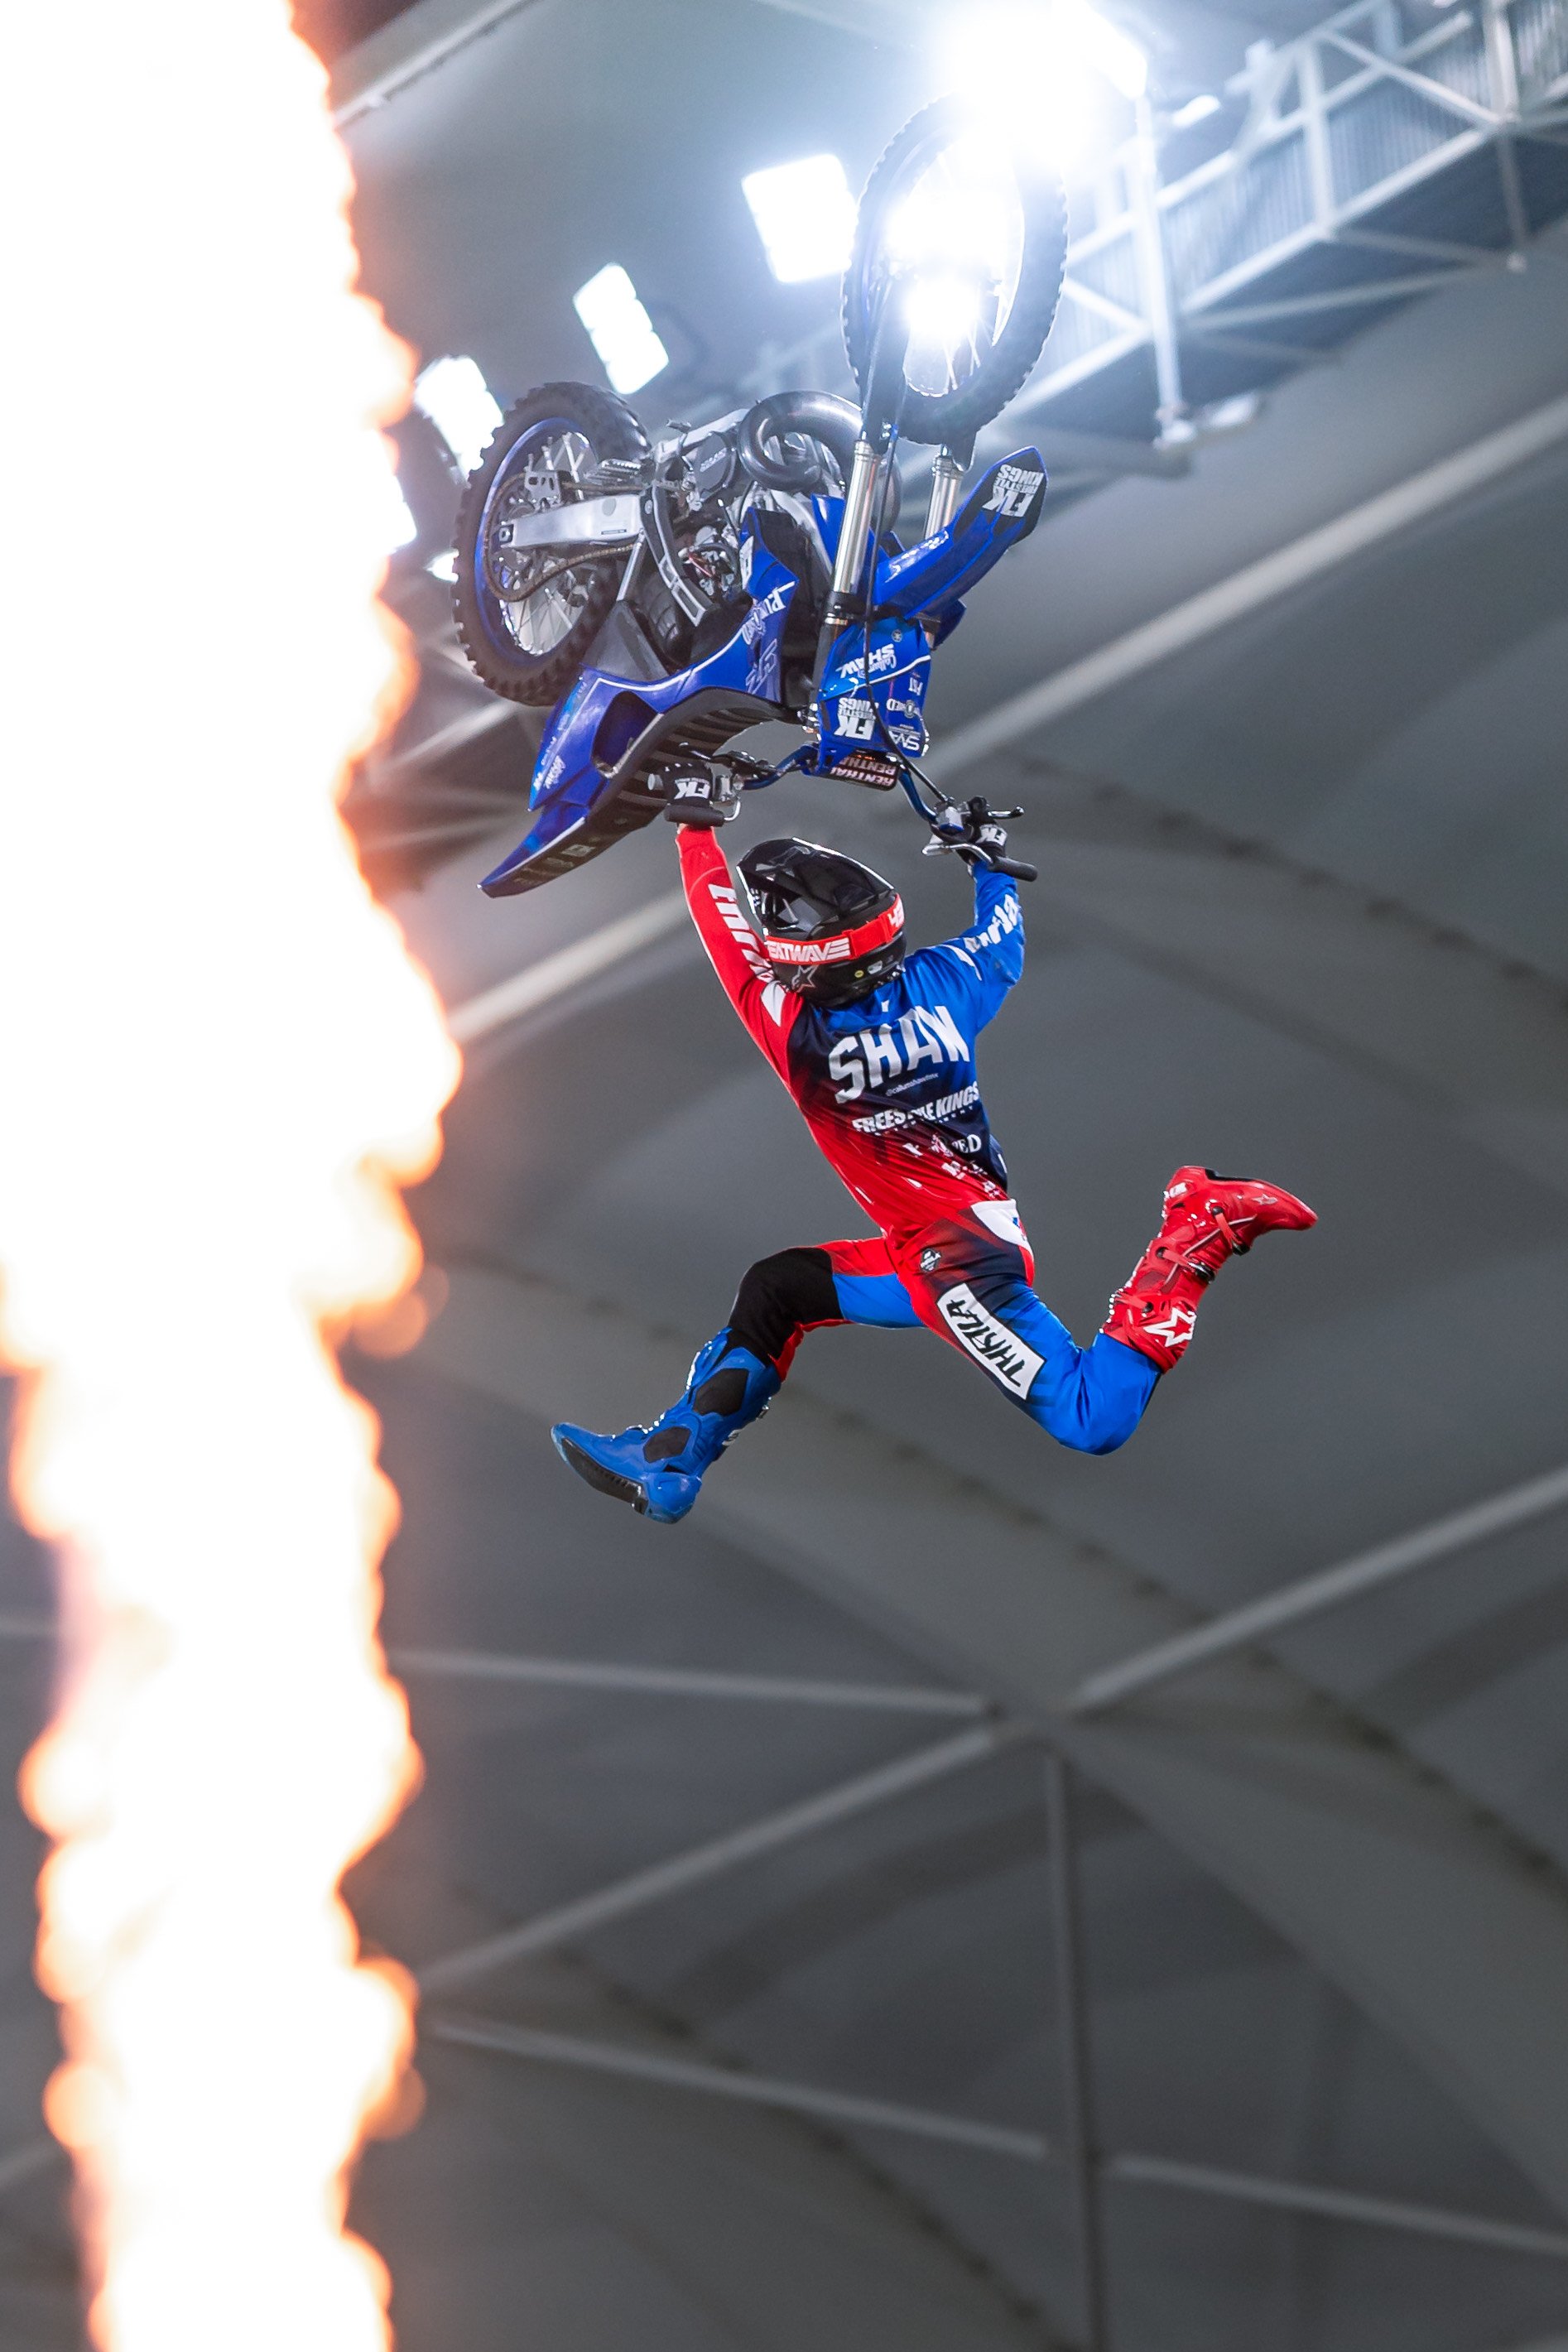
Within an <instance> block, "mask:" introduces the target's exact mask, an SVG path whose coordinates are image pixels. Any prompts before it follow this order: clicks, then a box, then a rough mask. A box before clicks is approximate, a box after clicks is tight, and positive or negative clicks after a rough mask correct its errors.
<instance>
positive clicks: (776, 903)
mask: <svg viewBox="0 0 1568 2352" xmlns="http://www.w3.org/2000/svg"><path fill="white" fill-rule="evenodd" d="M741 876H742V880H743V881H744V883H745V885H746V890H747V893H748V895H749V897H750V898H751V901H752V908H753V909H754V910H755V913H756V918H757V921H758V923H759V925H760V926H761V929H762V934H763V948H764V950H766V953H767V958H768V961H769V963H770V964H771V965H772V966H773V971H774V973H775V975H776V977H777V978H778V979H779V980H780V981H781V982H783V984H784V987H785V988H789V989H793V990H794V991H795V993H796V994H797V995H801V996H805V997H808V998H809V999H810V1000H811V1002H812V1003H814V1004H821V1005H837V1004H853V1003H855V1001H856V999H857V998H858V997H861V996H869V995H870V994H871V992H873V990H875V989H878V988H881V987H884V986H885V985H886V984H887V982H889V980H892V979H893V978H894V977H895V976H896V974H897V973H898V971H899V970H900V966H901V965H902V963H903V961H904V908H903V902H902V900H901V899H900V897H899V894H898V892H897V891H896V890H895V889H894V887H893V886H892V884H891V883H890V882H887V881H884V880H883V878H882V877H881V875H879V874H874V873H873V872H872V871H871V868H870V867H869V866H862V865H861V864H860V863H859V861H858V859H857V858H854V857H846V856H844V855H843V853H842V852H841V851H839V850H837V849H826V848H824V847H823V846H822V845H821V844H820V843H819V842H815V841H763V842H759V843H758V844H757V845H756V847H755V848H754V849H749V850H747V852H746V854H745V856H743V857H742V860H741Z"/></svg>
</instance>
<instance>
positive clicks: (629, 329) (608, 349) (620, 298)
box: [572, 261, 669, 392]
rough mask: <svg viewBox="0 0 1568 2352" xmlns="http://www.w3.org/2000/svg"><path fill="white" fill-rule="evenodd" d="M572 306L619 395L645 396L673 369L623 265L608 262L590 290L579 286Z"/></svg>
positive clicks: (593, 281)
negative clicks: (647, 389)
mask: <svg viewBox="0 0 1568 2352" xmlns="http://www.w3.org/2000/svg"><path fill="white" fill-rule="evenodd" d="M572 307H573V309H574V310H575V311H576V313H577V316H578V317H579V318H580V319H581V320H582V321H583V324H584V327H586V329H587V330H588V337H589V340H590V341H591V342H592V343H593V346H594V349H595V351H596V352H598V354H599V358H600V361H601V362H602V364H603V366H604V370H605V374H606V375H607V376H608V377H609V379H610V382H611V383H612V384H613V385H614V386H615V388H616V391H617V392H640V391H641V390H642V388H643V385H644V384H645V383H652V382H653V380H654V377H655V376H656V375H662V373H664V371H665V369H666V368H667V367H668V365H669V353H668V352H667V351H666V350H665V348H664V345H663V344H662V343H661V342H660V341H659V340H658V334H657V333H656V332H655V331H654V323H653V320H651V319H650V318H649V317H648V314H647V311H646V310H644V309H643V306H642V304H641V302H640V301H639V300H638V299H637V288H636V287H635V286H634V285H633V284H632V281H631V279H630V278H628V277H627V275H626V271H625V270H624V269H623V268H621V265H620V263H619V262H618V261H611V262H607V263H606V264H605V268H603V269H601V270H599V271H598V272H597V273H596V274H595V276H594V277H592V278H589V280H588V283H587V284H586V286H579V287H578V289H577V291H576V292H575V294H574V295H573V297H572Z"/></svg>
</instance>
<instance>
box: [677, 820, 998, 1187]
mask: <svg viewBox="0 0 1568 2352" xmlns="http://www.w3.org/2000/svg"><path fill="white" fill-rule="evenodd" d="M680 854H681V868H682V872H683V874H684V877H685V880H686V894H687V900H688V903H689V906H690V908H691V911H692V914H693V916H694V918H695V919H696V922H697V926H698V929H699V930H700V932H701V934H702V938H703V941H704V943H705V945H706V946H707V949H708V951H709V954H710V957H711V958H712V961H713V965H714V969H715V970H716V971H717V972H718V974H719V977H720V979H721V982H723V984H724V988H725V992H726V993H727V994H728V995H729V997H730V1000H731V1003H733V1005H734V1006H735V1009H736V1011H737V1012H738V1013H740V1015H741V1018H742V1021H743V1022H744V1023H745V1024H746V1026H747V1028H748V1029H749V1030H750V1031H751V1033H752V1036H753V1037H754V1038H755V1039H756V1041H757V1043H758V1045H760V1046H761V1047H762V1049H763V1053H764V1054H765V1055H767V1057H768V1059H769V1061H770V1062H771V1063H772V1064H773V1068H774V1069H775V1070H776V1071H777V1073H778V1075H779V1076H780V1077H781V1078H782V1079H783V1080H784V1085H785V1086H786V1087H788V1088H789V1091H790V1093H791V1094H792V1095H793V1096H794V1097H795V1102H796V1103H797V1104H798V1106H799V1108H800V1109H801V1110H802V1112H803V1113H804V1114H805V1118H806V1119H807V1121H808V1122H809V1124H810V1127H811V1130H812V1133H813V1135H814V1136H815V1138H816V1142H817V1144H818V1146H819V1147H820V1149H821V1150H822V1152H823V1153H824V1155H825V1157H826V1159H827V1160H829V1161H830V1162H831V1164H832V1165H833V1167H834V1168H835V1169H836V1170H837V1173H838V1174H839V1176H840V1177H841V1178H842V1179H843V1181H844V1182H845V1183H846V1184H847V1186H848V1188H849V1190H850V1192H852V1193H853V1194H854V1196H855V1198H856V1200H857V1201H858V1202H860V1204H861V1206H862V1207H863V1208H864V1209H865V1210H866V1211H867V1212H868V1214H869V1215H871V1216H872V1217H873V1218H874V1219H875V1220H876V1222H877V1223H878V1224H879V1226H880V1227H881V1228H882V1230H883V1231H884V1232H889V1233H897V1232H900V1231H901V1232H913V1231H916V1230H918V1229H919V1228H921V1226H924V1225H927V1224H930V1223H932V1222H933V1221H935V1220H936V1219H939V1218H941V1217H942V1216H946V1215H950V1214H952V1213H963V1212H965V1211H967V1210H970V1209H972V1208H973V1203H974V1202H976V1201H977V1200H984V1201H990V1202H997V1201H1000V1200H1002V1199H1004V1198H1005V1194H1006V1189H1007V1170H1006V1164H1005V1161H1004V1160H1003V1158H1002V1154H1001V1151H1000V1150H999V1149H998V1147H997V1144H996V1140H995V1138H994V1136H993V1134H992V1132H991V1127H990V1122H989V1121H988V1120H987V1118H986V1116H985V1106H984V1103H983V1102H982V1100H981V1098H980V1082H979V1079H978V1077H977V1076H976V1074H975V1061H974V1055H975V1041H976V1039H977V1038H978V1036H979V1034H980V1032H981V1030H982V1029H984V1026H985V1024H986V1023H987V1022H988V1021H990V1020H992V1019H993V1018H994V1015H995V1013H997V1011H998V1010H999V1008H1000V1006H1001V1004H1002V1001H1003V999H1004V998H1005V995H1006V993H1007V992H1008V990H1009V989H1010V988H1011V987H1012V986H1013V984H1014V982H1015V981H1016V980H1017V978H1018V976H1019V974H1020V973H1021V972H1022V971H1023V968H1024V921H1023V915H1022V911H1021V909H1020V908H1019V905H1018V894H1017V891H1016V888H1015V887H1014V885H1013V883H1012V881H1011V880H1010V879H1009V877H1007V876H1005V875H1002V874H995V873H993V872H992V871H991V870H990V869H989V868H987V867H984V866H977V867H976V868H975V870H974V922H973V928H972V929H969V930H967V931H964V932H962V933H961V934H960V935H959V936H958V937H957V938H956V939H952V940H944V941H943V943H942V946H940V947H931V948H921V949H919V950H917V951H916V952H915V954H913V955H911V956H910V957H909V958H908V960H907V961H906V962H905V964H904V966H903V969H902V971H900V973H899V976H898V978H897V979H896V980H893V981H891V982H889V983H888V985H887V986H886V987H885V988H879V989H878V990H876V991H875V992H873V993H872V994H871V995H869V996H865V997H861V998H859V999H858V1002H857V1003H854V1004H847V1005H839V1006H836V1007H832V1008H827V1007H823V1006H818V1005H814V1004H812V1003H809V1002H808V1001H807V999H806V998H805V997H804V996H801V995H798V994H796V993H795V992H794V991H792V990H789V989H786V988H784V987H783V986H782V985H781V983H780V982H778V981H777V980H775V979H774V977H773V971H772V969H771V967H770V966H769V964H768V962H767V960H766V958H765V956H764V955H763V952H762V949H761V945H760V942H759V941H758V940H757V938H756V934H755V933H754V932H753V931H752V928H751V926H750V924H749V923H748V922H747V921H746V919H745V917H744V915H743V914H742V911H741V908H740V905H739V902H738V900H737V898H736V895H735V890H734V886H733V884H732V883H731V879H730V873H729V868H728V866H726V865H725V863H724V858H723V855H722V852H721V850H720V848H719V845H718V844H717V842H716V841H715V840H714V837H713V835H712V834H711V833H700V832H698V831H696V830H695V829H692V830H689V831H683V832H682V834H681V836H680ZM987 1222H989V1220H988V1221H987Z"/></svg>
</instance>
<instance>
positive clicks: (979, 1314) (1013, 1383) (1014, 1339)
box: [936, 1282, 1045, 1398]
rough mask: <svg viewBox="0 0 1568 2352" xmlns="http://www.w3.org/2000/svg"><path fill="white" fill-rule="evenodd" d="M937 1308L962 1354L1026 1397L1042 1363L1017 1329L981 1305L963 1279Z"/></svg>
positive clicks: (1018, 1394)
mask: <svg viewBox="0 0 1568 2352" xmlns="http://www.w3.org/2000/svg"><path fill="white" fill-rule="evenodd" d="M936 1311H937V1313H938V1314H939V1315H940V1316H941V1317H942V1321H943V1322H944V1323H945V1324H946V1325H947V1328H948V1329H949V1330H950V1331H951V1332H952V1336H953V1338H954V1339H956V1340H957V1342H958V1344H959V1346H960V1347H961V1348H962V1349H963V1351H964V1353H965V1354H966V1355H969V1356H973V1359H974V1360H975V1362H976V1363H977V1364H980V1365H983V1366H984V1369H985V1370H986V1371H988V1372H989V1373H990V1374H991V1377H992V1379H993V1380H995V1381H1001V1383H1002V1386H1003V1387H1004V1388H1005V1390H1006V1391H1007V1392H1008V1394H1009V1395H1010V1396H1016V1397H1020V1398H1022V1397H1026V1396H1027V1395H1028V1393H1029V1390H1030V1387H1031V1385H1032V1384H1033V1382H1034V1380H1035V1377H1036V1375H1037V1373H1038V1371H1039V1370H1040V1367H1041V1366H1042V1364H1044V1362H1045V1358H1044V1357H1043V1356H1037V1354H1036V1353H1035V1350H1034V1349H1033V1348H1030V1347H1026V1345H1025V1343H1024V1341H1023V1340H1022V1339H1019V1337H1018V1335H1017V1333H1016V1331H1009V1329H1008V1328H1007V1326H1006V1325H1005V1323H999V1322H998V1321H997V1319H996V1318H995V1316H994V1315H993V1314H992V1312H991V1310H990V1308H989V1307H983V1306H982V1305H981V1303H980V1301H979V1299H978V1298H976V1297H975V1296H974V1293H973V1290H971V1288H970V1287H969V1285H968V1284H967V1283H966V1282H958V1283H954V1285H953V1286H952V1289H951V1290H944V1291H943V1292H942V1297H940V1298H939V1299H938V1300H937V1302H936Z"/></svg>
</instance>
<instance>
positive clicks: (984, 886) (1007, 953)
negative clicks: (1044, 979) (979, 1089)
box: [910, 863, 1024, 1029]
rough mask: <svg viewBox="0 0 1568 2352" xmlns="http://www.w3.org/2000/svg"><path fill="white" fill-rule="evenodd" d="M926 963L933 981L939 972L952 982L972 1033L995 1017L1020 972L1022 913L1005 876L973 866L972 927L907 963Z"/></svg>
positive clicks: (1013, 887)
mask: <svg viewBox="0 0 1568 2352" xmlns="http://www.w3.org/2000/svg"><path fill="white" fill-rule="evenodd" d="M928 960H929V962H930V966H931V974H932V977H933V978H934V976H935V973H936V971H937V970H938V969H939V968H940V970H941V971H942V978H943V980H944V981H945V982H948V983H949V985H951V984H952V982H953V980H954V979H955V978H956V979H957V982H958V984H959V986H960V987H961V988H962V989H963V993H964V995H965V997H966V998H967V999H968V1003H969V1009H970V1014H971V1018H972V1020H973V1024H974V1027H975V1028H976V1029H984V1026H985V1024H986V1023H987V1022H988V1021H991V1020H994V1018H995V1016H996V1014H997V1013H999V1012H1000V1011H1001V1009H1002V1004H1003V1002H1004V1000H1005V997H1006V994H1007V992H1008V990H1009V989H1010V988H1012V987H1013V986H1014V985H1015V983H1016V982H1017V981H1018V980H1019V979H1020V978H1021V976H1022V974H1023V970H1024V914H1023V909H1022V908H1021V907H1020V906H1019V904H1018V890H1017V885H1016V883H1015V881H1014V880H1013V877H1012V876H1011V875H1010V874H998V873H997V872H996V871H995V869H994V867H993V866H982V865H979V864H978V863H977V864H976V865H975V867H974V924H973V929H971V930H967V931H961V932H960V933H959V935H958V937H957V938H956V939H952V940H943V941H942V945H941V947H937V948H924V949H922V950H921V952H920V954H919V955H916V956H911V957H910V965H911V966H912V967H919V966H921V965H924V964H926V963H927V961H928Z"/></svg>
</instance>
